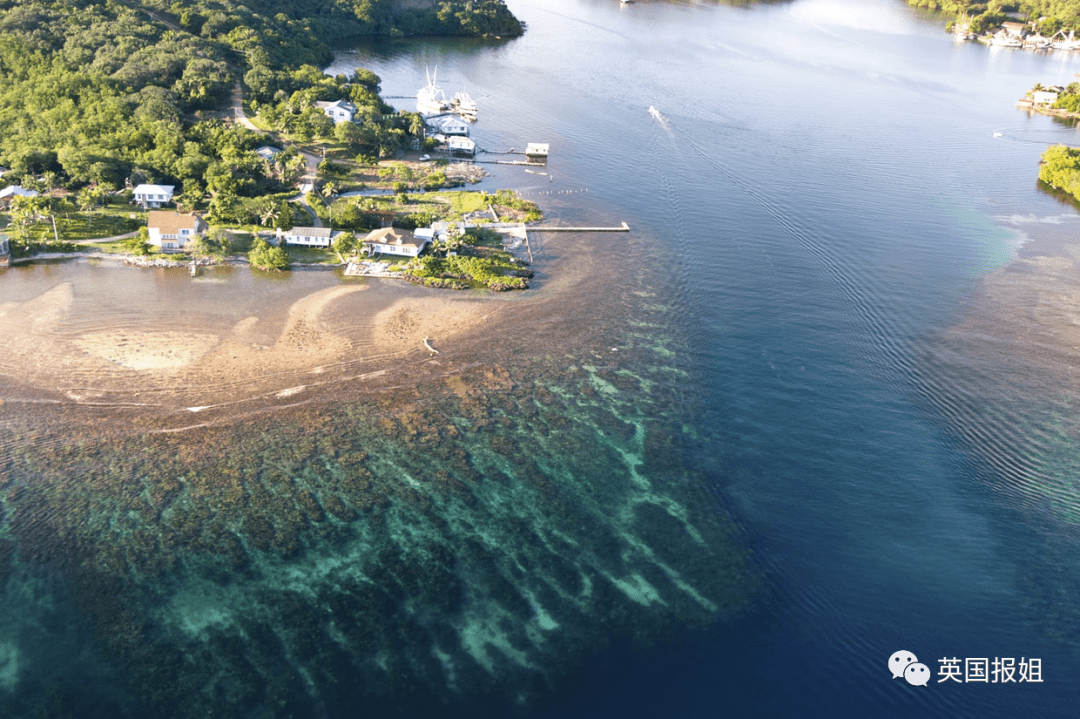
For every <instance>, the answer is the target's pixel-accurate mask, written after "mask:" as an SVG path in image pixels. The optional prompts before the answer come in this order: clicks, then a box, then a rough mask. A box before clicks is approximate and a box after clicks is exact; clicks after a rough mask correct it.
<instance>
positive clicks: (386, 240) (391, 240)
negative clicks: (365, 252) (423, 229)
mask: <svg viewBox="0 0 1080 719" xmlns="http://www.w3.org/2000/svg"><path fill="white" fill-rule="evenodd" d="M416 240H417V238H416V236H415V235H413V233H411V232H408V231H406V230H399V229H397V228H396V227H383V228H382V229H378V230H372V231H371V232H369V233H368V234H367V237H365V238H364V242H377V243H378V244H380V245H412V246H413V247H419V246H420V245H421V244H427V240H424V241H423V242H422V243H420V242H417V241H416Z"/></svg>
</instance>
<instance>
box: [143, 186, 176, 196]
mask: <svg viewBox="0 0 1080 719" xmlns="http://www.w3.org/2000/svg"><path fill="white" fill-rule="evenodd" d="M174 189H176V186H175V185H139V186H138V187H136V188H135V189H134V191H133V192H134V193H135V194H136V195H171V194H172V193H173V190H174Z"/></svg>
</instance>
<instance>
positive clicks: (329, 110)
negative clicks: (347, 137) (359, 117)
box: [315, 100, 356, 125]
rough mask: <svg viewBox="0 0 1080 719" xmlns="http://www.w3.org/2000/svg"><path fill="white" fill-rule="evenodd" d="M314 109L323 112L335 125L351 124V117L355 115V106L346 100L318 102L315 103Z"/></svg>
mask: <svg viewBox="0 0 1080 719" xmlns="http://www.w3.org/2000/svg"><path fill="white" fill-rule="evenodd" d="M315 107H317V108H319V109H320V110H322V111H323V112H325V113H326V115H327V116H328V117H329V118H330V119H331V120H333V121H334V124H335V125H336V124H337V123H339V122H352V120H353V116H354V115H356V105H354V104H352V103H351V102H349V101H348V100H338V101H337V102H324V101H322V100H319V101H316V103H315Z"/></svg>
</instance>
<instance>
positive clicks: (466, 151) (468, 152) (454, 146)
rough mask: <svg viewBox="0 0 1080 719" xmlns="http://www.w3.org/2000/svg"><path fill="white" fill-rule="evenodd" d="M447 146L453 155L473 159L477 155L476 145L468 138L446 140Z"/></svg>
mask: <svg viewBox="0 0 1080 719" xmlns="http://www.w3.org/2000/svg"><path fill="white" fill-rule="evenodd" d="M446 146H447V147H448V148H449V149H450V154H451V155H459V156H460V155H464V156H467V157H472V156H473V155H474V154H475V153H476V143H475V142H473V141H472V140H470V139H469V138H467V137H456V136H455V137H449V138H447V139H446Z"/></svg>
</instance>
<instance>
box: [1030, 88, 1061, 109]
mask: <svg viewBox="0 0 1080 719" xmlns="http://www.w3.org/2000/svg"><path fill="white" fill-rule="evenodd" d="M1057 99H1058V94H1057V93H1056V92H1048V91H1046V90H1039V91H1037V92H1033V93H1032V94H1031V101H1032V102H1033V103H1035V104H1036V105H1053V104H1054V103H1055V102H1057Z"/></svg>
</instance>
